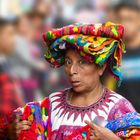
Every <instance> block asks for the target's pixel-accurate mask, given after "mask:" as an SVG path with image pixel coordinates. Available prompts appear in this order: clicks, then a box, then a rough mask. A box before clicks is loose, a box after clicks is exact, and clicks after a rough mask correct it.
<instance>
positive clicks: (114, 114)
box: [108, 91, 136, 120]
mask: <svg viewBox="0 0 140 140" xmlns="http://www.w3.org/2000/svg"><path fill="white" fill-rule="evenodd" d="M110 94H111V95H112V96H113V97H114V98H113V99H112V100H114V102H115V103H114V105H113V106H112V107H111V109H110V113H109V116H108V120H111V119H114V118H118V117H122V116H123V115H125V114H126V113H129V112H135V111H136V110H135V109H134V107H133V105H132V104H131V103H130V102H129V101H128V100H127V99H126V98H125V97H123V96H122V95H120V94H118V93H116V92H114V91H110Z"/></svg>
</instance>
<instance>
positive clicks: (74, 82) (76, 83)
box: [71, 81, 80, 87]
mask: <svg viewBox="0 0 140 140" xmlns="http://www.w3.org/2000/svg"><path fill="white" fill-rule="evenodd" d="M71 83H72V85H73V86H75V87H77V86H79V85H80V81H71Z"/></svg>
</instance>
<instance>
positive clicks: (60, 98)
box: [52, 88, 116, 121]
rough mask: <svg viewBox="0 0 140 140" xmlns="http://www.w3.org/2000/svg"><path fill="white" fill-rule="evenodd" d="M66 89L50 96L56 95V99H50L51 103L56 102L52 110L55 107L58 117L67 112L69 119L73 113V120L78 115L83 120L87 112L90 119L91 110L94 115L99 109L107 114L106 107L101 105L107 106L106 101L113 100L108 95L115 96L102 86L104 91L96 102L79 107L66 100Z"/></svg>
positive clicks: (97, 113)
mask: <svg viewBox="0 0 140 140" xmlns="http://www.w3.org/2000/svg"><path fill="white" fill-rule="evenodd" d="M68 90H70V89H66V90H64V91H61V92H59V93H57V94H55V95H54V96H52V98H53V97H56V99H54V100H53V101H52V104H53V103H54V102H57V105H56V106H55V108H54V109H53V111H55V110H56V109H57V112H56V115H58V117H64V116H65V114H66V113H68V116H67V119H69V118H70V117H71V115H73V114H74V120H73V121H75V120H76V119H77V117H78V116H79V115H80V116H81V121H83V118H84V116H85V114H87V115H88V117H89V118H90V119H91V115H92V112H94V113H95V114H96V115H99V112H98V111H99V110H102V111H104V112H105V113H106V114H107V112H106V109H105V108H104V107H103V106H105V107H106V108H109V105H108V103H109V102H113V100H112V99H111V98H110V97H112V96H114V97H116V96H115V95H113V94H110V92H109V90H108V89H107V88H104V92H103V94H102V96H101V97H100V98H99V100H98V101H97V102H95V103H93V104H91V105H89V106H85V107H79V106H75V105H71V104H69V103H68V102H67V96H68V95H67V94H68ZM60 111H61V113H60Z"/></svg>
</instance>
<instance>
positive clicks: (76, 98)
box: [70, 83, 103, 106]
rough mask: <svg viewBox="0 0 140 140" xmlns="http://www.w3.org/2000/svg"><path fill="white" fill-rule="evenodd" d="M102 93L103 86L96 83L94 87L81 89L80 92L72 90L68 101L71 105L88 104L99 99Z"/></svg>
mask: <svg viewBox="0 0 140 140" xmlns="http://www.w3.org/2000/svg"><path fill="white" fill-rule="evenodd" d="M102 93H103V86H102V85H101V83H100V84H97V85H96V86H95V87H94V88H92V89H89V90H86V91H83V92H81V93H76V92H75V91H73V90H72V93H71V99H70V102H71V103H72V104H73V105H78V106H88V105H90V104H93V103H95V102H97V101H98V100H99V98H100V97H101V96H102Z"/></svg>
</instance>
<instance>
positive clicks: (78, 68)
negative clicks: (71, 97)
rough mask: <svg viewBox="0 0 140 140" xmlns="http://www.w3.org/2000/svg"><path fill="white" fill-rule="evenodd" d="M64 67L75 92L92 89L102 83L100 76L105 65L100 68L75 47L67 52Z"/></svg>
mask: <svg viewBox="0 0 140 140" xmlns="http://www.w3.org/2000/svg"><path fill="white" fill-rule="evenodd" d="M64 67H65V72H66V74H67V76H68V78H69V81H70V83H71V85H72V87H73V90H74V91H75V92H87V91H92V90H93V89H94V88H95V87H96V86H97V85H99V84H100V76H101V75H102V74H103V71H104V69H105V66H103V67H102V68H100V67H99V66H97V65H95V64H94V63H90V62H89V61H87V60H85V59H84V58H83V57H81V56H80V54H79V53H78V51H76V50H73V49H69V50H68V51H67V52H66V55H65V64H64Z"/></svg>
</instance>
